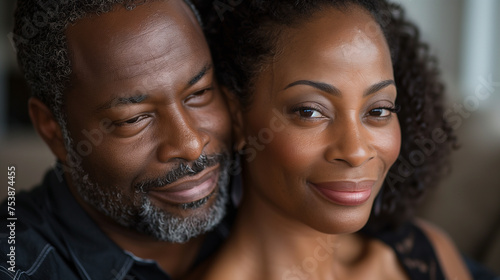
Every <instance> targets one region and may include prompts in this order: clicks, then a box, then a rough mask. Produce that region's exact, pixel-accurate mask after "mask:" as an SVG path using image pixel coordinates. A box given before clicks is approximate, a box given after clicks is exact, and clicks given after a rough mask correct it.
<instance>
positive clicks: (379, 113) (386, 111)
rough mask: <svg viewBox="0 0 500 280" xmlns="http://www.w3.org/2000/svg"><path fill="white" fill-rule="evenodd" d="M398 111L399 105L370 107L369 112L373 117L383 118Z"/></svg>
mask: <svg viewBox="0 0 500 280" xmlns="http://www.w3.org/2000/svg"><path fill="white" fill-rule="evenodd" d="M398 111H399V106H394V107H380V108H375V109H371V110H370V112H369V114H370V116H373V117H380V118H385V117H389V116H390V115H391V114H392V113H397V112H398Z"/></svg>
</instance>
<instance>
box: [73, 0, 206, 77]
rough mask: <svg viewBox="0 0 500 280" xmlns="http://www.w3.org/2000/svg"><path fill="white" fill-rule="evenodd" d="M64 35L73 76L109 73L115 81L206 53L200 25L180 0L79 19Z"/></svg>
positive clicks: (151, 72) (156, 70) (204, 55)
mask: <svg viewBox="0 0 500 280" xmlns="http://www.w3.org/2000/svg"><path fill="white" fill-rule="evenodd" d="M175 2H177V3H175ZM67 37H68V46H69V50H70V55H71V60H72V66H73V67H72V68H73V72H74V78H77V79H96V78H99V77H101V78H102V76H103V75H109V74H111V75H113V76H114V77H113V79H114V80H124V79H129V78H134V77H135V76H137V75H145V74H153V73H158V72H159V71H162V70H164V69H169V68H171V69H175V67H179V64H181V63H182V62H184V63H186V62H188V61H187V60H189V59H198V60H199V59H200V57H208V58H209V52H208V47H207V45H206V43H205V39H204V37H203V33H202V31H201V28H200V27H199V25H198V23H197V21H196V19H195V18H194V16H193V14H192V12H191V10H190V9H189V8H188V7H187V6H186V5H185V4H183V3H182V1H168V2H163V1H162V2H155V3H149V4H146V5H143V6H140V7H137V8H136V9H135V10H132V11H127V10H125V9H118V10H116V11H113V12H110V13H108V14H103V15H101V16H98V17H92V18H86V19H82V20H81V21H79V22H77V24H75V25H74V26H71V27H69V28H68V31H67ZM193 55H195V56H198V57H197V58H193Z"/></svg>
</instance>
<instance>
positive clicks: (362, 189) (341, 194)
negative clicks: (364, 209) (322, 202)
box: [310, 180, 375, 206]
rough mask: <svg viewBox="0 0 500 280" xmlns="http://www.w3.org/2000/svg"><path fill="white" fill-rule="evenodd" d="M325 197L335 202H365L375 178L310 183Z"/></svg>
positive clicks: (357, 203) (349, 204)
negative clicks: (357, 180)
mask: <svg viewBox="0 0 500 280" xmlns="http://www.w3.org/2000/svg"><path fill="white" fill-rule="evenodd" d="M310 184H311V186H313V187H314V189H316V190H317V191H319V192H320V193H321V194H322V195H323V196H324V197H325V198H327V199H328V200H330V201H332V202H333V203H335V204H339V205H344V206H357V205H361V204H363V203H365V202H366V201H367V200H368V199H369V198H370V195H371V193H372V189H373V185H374V184H375V180H365V181H360V182H355V181H335V182H326V183H317V184H315V183H310Z"/></svg>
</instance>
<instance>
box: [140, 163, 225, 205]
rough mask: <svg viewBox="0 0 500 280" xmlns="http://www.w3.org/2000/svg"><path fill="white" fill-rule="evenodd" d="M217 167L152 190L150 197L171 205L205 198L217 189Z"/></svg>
mask: <svg viewBox="0 0 500 280" xmlns="http://www.w3.org/2000/svg"><path fill="white" fill-rule="evenodd" d="M219 166H220V165H216V166H213V167H210V168H207V169H206V170H204V171H203V172H200V173H199V174H196V175H194V176H187V177H184V178H182V179H179V180H177V181H175V182H174V183H172V184H170V185H166V186H163V187H160V188H153V189H151V190H150V191H149V194H150V195H151V196H154V197H157V198H160V199H161V200H163V201H166V202H168V203H171V204H185V203H190V202H194V201H198V200H200V199H202V198H205V197H207V196H208V195H210V194H211V193H212V192H214V190H215V189H216V187H217V182H218V179H219Z"/></svg>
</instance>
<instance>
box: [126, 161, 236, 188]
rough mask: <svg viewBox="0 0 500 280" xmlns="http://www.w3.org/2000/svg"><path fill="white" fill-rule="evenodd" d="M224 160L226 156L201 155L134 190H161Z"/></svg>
mask: <svg viewBox="0 0 500 280" xmlns="http://www.w3.org/2000/svg"><path fill="white" fill-rule="evenodd" d="M226 158H227V156H226V155H225V154H223V153H220V154H213V155H205V154H202V155H201V156H200V157H199V158H198V159H196V160H195V161H193V162H191V163H185V162H182V163H180V164H179V166H178V167H176V168H175V169H172V170H170V171H169V172H168V173H167V174H165V175H164V176H162V177H160V178H155V179H149V180H145V181H142V182H139V183H137V184H136V185H135V189H136V190H137V191H138V192H143V193H144V192H147V191H149V190H151V189H155V188H161V187H163V186H166V185H169V184H172V183H174V182H175V181H177V180H180V179H182V178H184V177H189V176H194V175H196V174H198V173H200V172H202V171H203V170H205V169H206V168H208V167H212V166H215V165H217V164H219V163H221V162H223V161H224V160H226Z"/></svg>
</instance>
